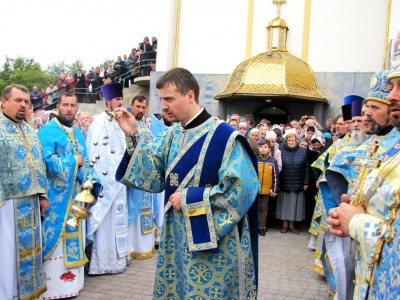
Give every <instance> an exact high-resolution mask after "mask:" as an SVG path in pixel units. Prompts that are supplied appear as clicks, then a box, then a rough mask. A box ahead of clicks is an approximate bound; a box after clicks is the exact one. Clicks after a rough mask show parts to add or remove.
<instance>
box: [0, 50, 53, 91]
mask: <svg viewBox="0 0 400 300" xmlns="http://www.w3.org/2000/svg"><path fill="white" fill-rule="evenodd" d="M51 80H52V79H51V76H50V75H47V74H46V73H45V72H43V70H42V67H41V66H40V64H39V63H36V62H35V61H34V59H32V58H23V57H17V58H15V59H12V58H10V57H6V62H5V63H4V65H3V70H2V71H1V72H0V89H1V90H3V89H4V88H5V87H6V86H7V85H9V84H12V83H18V84H22V85H24V86H26V87H27V88H28V89H29V90H31V89H32V87H33V86H37V87H38V89H39V90H40V89H41V88H46V87H47V86H48V84H49V82H50V81H51Z"/></svg>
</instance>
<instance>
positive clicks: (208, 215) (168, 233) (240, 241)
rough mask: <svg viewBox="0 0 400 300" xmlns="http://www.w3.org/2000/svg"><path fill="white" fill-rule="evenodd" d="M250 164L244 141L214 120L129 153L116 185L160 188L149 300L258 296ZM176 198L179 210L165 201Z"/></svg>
mask: <svg viewBox="0 0 400 300" xmlns="http://www.w3.org/2000/svg"><path fill="white" fill-rule="evenodd" d="M139 144H140V141H139ZM125 158H126V157H125ZM253 158H254V160H253ZM256 162H257V160H256V158H255V157H254V154H253V153H252V152H251V149H250V147H249V145H248V143H247V141H245V140H244V139H242V138H241V137H239V136H238V132H237V131H234V130H233V129H232V128H231V127H230V126H229V125H228V124H226V123H224V122H221V121H219V120H216V119H214V118H210V119H208V120H207V121H206V122H204V123H203V124H201V125H199V126H197V127H195V128H193V129H188V130H185V129H183V128H182V126H181V125H179V124H178V125H175V126H174V127H172V128H170V129H169V130H168V132H166V133H163V134H161V135H160V136H158V137H157V138H156V139H155V140H153V141H152V142H151V143H149V144H148V145H147V146H146V147H145V148H143V149H140V150H139V149H138V147H137V148H136V149H135V152H134V153H133V156H132V158H131V159H130V162H129V167H128V171H127V172H126V174H125V176H124V177H123V178H122V179H121V182H122V183H124V184H126V185H128V186H132V187H135V188H140V189H143V190H146V191H151V192H161V191H163V190H165V209H164V212H165V215H164V222H163V228H162V233H161V243H160V248H159V255H158V262H157V271H156V279H155V287H154V298H155V299H167V298H170V299H194V298H196V299H211V298H218V299H256V298H257V251H258V244H257V241H258V240H257V233H258V232H257V229H258V217H257V215H258V200H257V193H258V191H259V187H260V185H259V181H258V177H257V173H256ZM175 192H181V204H182V212H177V211H175V210H174V209H173V208H172V207H171V204H170V202H168V199H169V197H170V195H171V194H173V193H175ZM249 214H251V215H252V216H251V217H250V218H249ZM253 214H254V215H253Z"/></svg>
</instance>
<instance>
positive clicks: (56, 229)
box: [38, 119, 99, 268]
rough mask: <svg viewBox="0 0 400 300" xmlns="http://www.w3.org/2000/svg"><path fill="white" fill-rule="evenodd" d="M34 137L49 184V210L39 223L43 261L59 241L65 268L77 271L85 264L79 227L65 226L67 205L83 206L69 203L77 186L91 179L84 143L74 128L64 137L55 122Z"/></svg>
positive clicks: (68, 211)
mask: <svg viewBox="0 0 400 300" xmlns="http://www.w3.org/2000/svg"><path fill="white" fill-rule="evenodd" d="M38 135H39V139H40V141H41V143H42V147H43V153H44V159H45V161H46V167H47V176H48V181H49V208H48V209H47V211H46V212H45V214H44V216H43V218H44V219H43V221H42V227H43V257H44V259H47V258H49V257H50V255H51V254H52V253H53V251H54V250H55V249H56V247H57V245H58V243H59V242H60V239H61V238H62V239H63V249H64V263H65V266H66V267H67V268H75V267H80V266H83V265H84V264H85V263H86V262H87V261H88V259H87V258H86V255H85V251H84V248H83V240H82V224H81V223H80V226H79V227H78V229H75V228H72V227H71V226H68V225H66V222H67V220H69V219H71V218H73V215H72V213H71V205H72V204H75V205H80V206H82V205H83V204H82V203H80V202H77V201H74V200H73V199H74V197H75V196H76V195H77V193H79V192H80V190H79V189H80V185H81V184H82V183H83V182H84V181H86V180H87V177H88V176H89V175H92V176H93V175H94V170H93V168H91V167H90V166H89V163H90V161H89V159H88V155H87V151H86V144H85V140H84V137H83V134H82V132H81V131H80V130H79V129H78V128H76V127H73V131H72V132H70V133H68V132H67V131H65V130H64V129H63V127H62V125H61V124H60V123H59V122H58V121H57V120H56V119H53V120H52V121H51V122H49V123H47V124H46V125H45V126H43V127H42V128H41V129H40V131H39V133H38ZM49 137H51V138H49ZM75 155H81V156H82V157H83V159H84V165H83V166H82V167H79V165H78V161H77V159H76V157H75ZM95 180H96V182H99V180H98V179H95Z"/></svg>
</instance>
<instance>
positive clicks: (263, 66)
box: [214, 51, 327, 102]
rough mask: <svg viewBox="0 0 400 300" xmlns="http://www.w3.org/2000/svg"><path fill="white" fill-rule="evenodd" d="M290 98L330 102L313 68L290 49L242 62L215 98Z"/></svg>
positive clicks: (266, 53) (265, 53) (268, 53)
mask: <svg viewBox="0 0 400 300" xmlns="http://www.w3.org/2000/svg"><path fill="white" fill-rule="evenodd" d="M243 96H245V97H248V96H251V97H257V96H265V97H289V98H300V99H307V100H312V101H322V102H327V99H326V97H325V96H324V95H322V94H321V93H320V92H319V91H318V90H317V87H316V84H315V79H314V76H313V74H312V69H311V67H310V66H309V65H308V64H307V63H306V62H304V61H303V60H301V59H300V58H298V57H296V56H294V55H292V54H290V53H289V52H287V51H267V52H263V53H260V54H258V55H256V56H253V57H251V58H249V59H246V60H245V61H243V62H241V63H240V64H239V65H238V66H237V67H236V69H235V70H234V71H233V73H232V74H231V75H230V77H229V79H228V83H227V85H226V87H225V88H224V89H223V90H222V91H221V92H219V93H218V94H216V95H215V97H214V98H215V99H217V100H220V99H225V98H230V99H235V98H236V97H237V98H238V99H240V98H241V97H243Z"/></svg>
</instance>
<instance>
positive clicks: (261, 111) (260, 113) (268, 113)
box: [253, 104, 293, 125]
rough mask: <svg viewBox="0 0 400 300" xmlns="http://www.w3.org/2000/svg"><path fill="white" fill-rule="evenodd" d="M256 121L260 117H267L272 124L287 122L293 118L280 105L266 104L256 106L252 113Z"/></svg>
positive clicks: (258, 120)
mask: <svg viewBox="0 0 400 300" xmlns="http://www.w3.org/2000/svg"><path fill="white" fill-rule="evenodd" d="M253 115H254V117H255V119H256V122H257V123H258V122H260V120H261V119H267V120H268V121H270V123H271V125H272V124H287V123H289V122H290V121H291V120H292V119H293V115H292V114H291V113H290V111H289V110H288V109H287V108H286V107H285V106H281V105H276V104H266V105H263V106H261V107H259V108H257V109H256V110H255V111H254V113H253Z"/></svg>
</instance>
